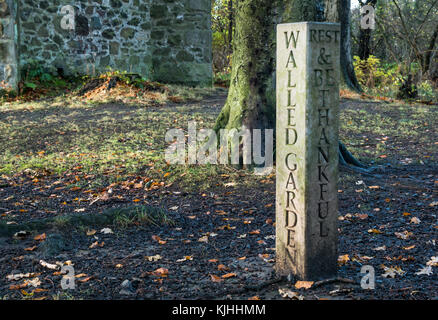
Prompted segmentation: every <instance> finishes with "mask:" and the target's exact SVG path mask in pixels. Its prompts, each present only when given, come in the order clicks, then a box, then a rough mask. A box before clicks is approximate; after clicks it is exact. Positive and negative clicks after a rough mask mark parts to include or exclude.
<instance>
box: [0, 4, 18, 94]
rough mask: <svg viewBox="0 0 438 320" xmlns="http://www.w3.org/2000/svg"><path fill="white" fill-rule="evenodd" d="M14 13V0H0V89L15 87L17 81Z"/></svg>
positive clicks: (16, 35)
mask: <svg viewBox="0 0 438 320" xmlns="http://www.w3.org/2000/svg"><path fill="white" fill-rule="evenodd" d="M16 15H17V7H16V6H15V2H14V0H0V90H1V89H10V88H13V89H15V88H16V86H17V82H18V71H17V70H18V54H17V43H18V32H17V25H16V21H17V19H16Z"/></svg>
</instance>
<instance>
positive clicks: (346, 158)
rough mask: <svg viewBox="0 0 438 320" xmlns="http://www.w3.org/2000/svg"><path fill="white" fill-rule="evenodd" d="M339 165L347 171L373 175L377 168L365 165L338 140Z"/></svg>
mask: <svg viewBox="0 0 438 320" xmlns="http://www.w3.org/2000/svg"><path fill="white" fill-rule="evenodd" d="M339 166H340V167H341V168H342V169H345V170H347V171H352V172H357V173H361V174H365V175H374V173H375V171H376V169H377V168H376V167H367V166H366V165H364V164H363V163H361V162H360V161H359V160H357V159H356V158H355V157H354V156H353V155H352V154H351V152H350V151H348V149H347V147H346V146H345V145H344V144H343V143H342V142H341V141H339Z"/></svg>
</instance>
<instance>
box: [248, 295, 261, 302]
mask: <svg viewBox="0 0 438 320" xmlns="http://www.w3.org/2000/svg"><path fill="white" fill-rule="evenodd" d="M248 300H250V301H259V300H261V299H260V297H259V296H254V297H251V298H248Z"/></svg>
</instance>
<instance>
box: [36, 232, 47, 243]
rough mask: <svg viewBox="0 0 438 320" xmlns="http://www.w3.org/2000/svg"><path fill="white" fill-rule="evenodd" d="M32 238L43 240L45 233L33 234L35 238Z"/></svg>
mask: <svg viewBox="0 0 438 320" xmlns="http://www.w3.org/2000/svg"><path fill="white" fill-rule="evenodd" d="M33 239H34V240H36V241H44V240H46V234H45V233H42V234H39V235H37V236H35V238H33Z"/></svg>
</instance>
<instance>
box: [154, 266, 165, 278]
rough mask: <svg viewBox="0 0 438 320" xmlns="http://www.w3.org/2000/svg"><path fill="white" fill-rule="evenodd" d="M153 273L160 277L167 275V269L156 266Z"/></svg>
mask: <svg viewBox="0 0 438 320" xmlns="http://www.w3.org/2000/svg"><path fill="white" fill-rule="evenodd" d="M153 275H155V276H160V277H167V276H168V275H169V270H168V269H166V268H158V269H157V270H155V271H154V272H153Z"/></svg>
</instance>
